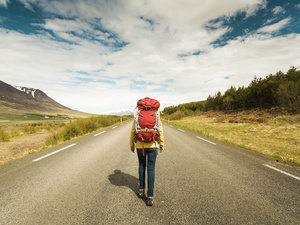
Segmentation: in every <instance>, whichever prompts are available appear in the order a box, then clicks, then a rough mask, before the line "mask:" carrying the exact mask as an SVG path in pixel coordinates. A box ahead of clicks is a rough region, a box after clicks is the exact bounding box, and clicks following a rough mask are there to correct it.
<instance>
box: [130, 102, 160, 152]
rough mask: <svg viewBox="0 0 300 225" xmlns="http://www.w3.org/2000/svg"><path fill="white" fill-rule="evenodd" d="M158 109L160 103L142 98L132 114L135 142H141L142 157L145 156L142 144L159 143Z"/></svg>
mask: <svg viewBox="0 0 300 225" xmlns="http://www.w3.org/2000/svg"><path fill="white" fill-rule="evenodd" d="M159 107H160V103H159V101H157V100H156V99H151V98H143V99H140V100H138V102H137V108H136V110H135V113H134V127H135V140H136V141H137V140H138V141H140V142H142V145H143V155H145V154H144V142H154V141H158V142H160V139H159V136H160V133H159V126H160V117H159V112H158V109H159Z"/></svg>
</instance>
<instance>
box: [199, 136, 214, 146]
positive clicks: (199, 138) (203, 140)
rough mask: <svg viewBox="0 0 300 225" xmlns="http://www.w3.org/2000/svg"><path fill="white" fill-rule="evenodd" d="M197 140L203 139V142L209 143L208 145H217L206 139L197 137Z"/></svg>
mask: <svg viewBox="0 0 300 225" xmlns="http://www.w3.org/2000/svg"><path fill="white" fill-rule="evenodd" d="M196 138H198V139H201V140H202V141H206V142H208V143H210V144H213V145H216V143H213V142H211V141H208V140H206V139H204V138H201V137H199V136H196Z"/></svg>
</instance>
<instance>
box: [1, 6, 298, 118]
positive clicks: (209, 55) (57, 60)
mask: <svg viewBox="0 0 300 225" xmlns="http://www.w3.org/2000/svg"><path fill="white" fill-rule="evenodd" d="M299 15H300V3H299V1H298V0H285V1H284V0H226V1H223V0H209V1H207V0H59V1H58V0H57V1H56V0H0V80H2V81H4V82H6V83H9V84H14V85H19V86H26V87H32V88H37V89H41V90H42V91H44V92H45V93H46V94H47V95H49V96H50V97H51V98H53V99H54V100H56V101H58V102H59V103H62V104H64V105H65V106H67V107H70V108H72V109H75V110H79V111H83V112H89V113H97V114H103V113H109V112H116V111H121V110H128V109H133V108H134V107H135V104H136V101H137V100H138V99H139V98H142V97H146V96H149V97H154V98H157V99H158V100H159V101H160V102H161V105H162V107H166V106H170V105H177V104H180V103H186V102H191V101H200V100H205V99H206V98H207V97H208V95H214V94H215V93H216V92H218V91H221V92H222V93H223V92H224V91H225V90H227V88H229V87H230V86H235V87H239V86H243V85H245V86H247V85H249V83H250V82H251V81H252V80H253V77H254V76H255V75H256V76H257V77H263V78H264V77H265V76H267V75H269V74H271V73H272V74H275V73H276V72H278V71H279V70H281V71H283V72H286V71H287V70H288V69H289V68H290V66H295V67H297V68H300V44H299V43H300V17H299Z"/></svg>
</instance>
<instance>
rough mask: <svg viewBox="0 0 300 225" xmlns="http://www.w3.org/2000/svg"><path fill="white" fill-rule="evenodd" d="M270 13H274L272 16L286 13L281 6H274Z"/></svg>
mask: <svg viewBox="0 0 300 225" xmlns="http://www.w3.org/2000/svg"><path fill="white" fill-rule="evenodd" d="M272 12H273V13H274V15H278V14H283V13H285V12H286V11H285V9H284V8H282V7H281V6H275V7H274V9H273V10H272Z"/></svg>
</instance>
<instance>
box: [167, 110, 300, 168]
mask: <svg viewBox="0 0 300 225" xmlns="http://www.w3.org/2000/svg"><path fill="white" fill-rule="evenodd" d="M295 117H297V118H298V119H293V117H292V116H286V117H280V118H275V119H271V120H269V121H268V122H266V123H230V122H228V120H227V121H226V120H224V121H222V122H220V120H219V119H217V118H215V117H207V116H203V115H202V116H194V117H185V118H182V119H181V120H175V121H171V123H172V124H175V125H177V126H179V127H182V128H185V129H189V130H192V131H195V132H197V133H200V134H203V135H205V136H208V137H211V138H214V139H216V140H220V141H223V142H227V143H230V144H233V145H236V146H238V147H241V148H244V149H247V150H251V151H254V152H258V153H260V154H262V155H265V156H268V157H271V158H273V159H276V160H279V161H283V162H287V163H290V164H294V165H298V166H300V135H299V131H300V129H299V128H300V122H299V115H297V116H295Z"/></svg>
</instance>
